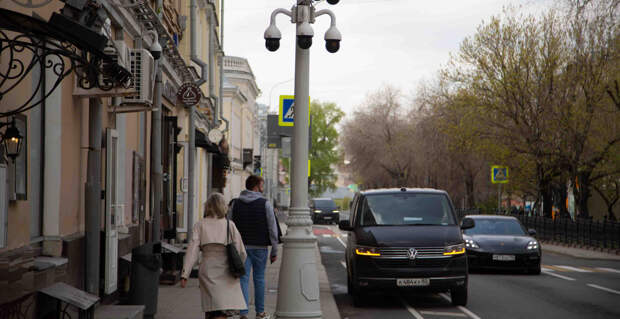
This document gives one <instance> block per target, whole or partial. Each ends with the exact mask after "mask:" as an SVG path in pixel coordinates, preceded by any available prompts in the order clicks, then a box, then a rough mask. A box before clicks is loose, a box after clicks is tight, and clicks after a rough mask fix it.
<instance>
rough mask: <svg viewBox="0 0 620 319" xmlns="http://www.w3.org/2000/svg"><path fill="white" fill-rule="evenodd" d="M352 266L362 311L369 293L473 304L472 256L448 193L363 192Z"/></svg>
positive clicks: (352, 224)
mask: <svg viewBox="0 0 620 319" xmlns="http://www.w3.org/2000/svg"><path fill="white" fill-rule="evenodd" d="M339 226H340V229H342V230H345V231H348V232H349V233H348V236H347V241H348V242H347V249H346V257H345V258H346V264H347V283H348V290H349V294H351V295H352V297H353V302H354V305H355V306H361V305H363V302H364V297H365V296H366V295H367V294H369V293H382V292H388V291H402V292H410V291H415V290H429V291H436V292H437V291H449V292H450V294H451V297H452V304H454V305H461V306H464V305H465V304H466V303H467V284H468V271H467V256H466V255H465V241H464V240H463V237H462V235H461V229H467V228H471V227H473V226H474V221H473V219H468V220H467V221H466V222H464V223H463V224H462V225H461V226H460V227H459V225H458V223H457V218H456V216H455V213H454V208H453V205H452V202H451V200H450V198H449V196H448V194H447V193H446V192H445V191H442V190H433V189H409V188H401V189H381V190H368V191H363V192H361V193H357V194H356V195H355V197H354V199H353V202H352V205H351V215H350V218H349V220H341V221H340V224H339Z"/></svg>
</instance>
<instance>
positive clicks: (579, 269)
mask: <svg viewBox="0 0 620 319" xmlns="http://www.w3.org/2000/svg"><path fill="white" fill-rule="evenodd" d="M555 266H556V267H559V268H563V269H566V270H568V271H576V272H591V271H589V270H585V269H581V268H577V267H571V266H562V265H555Z"/></svg>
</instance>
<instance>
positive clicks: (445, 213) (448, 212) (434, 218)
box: [361, 193, 456, 226]
mask: <svg viewBox="0 0 620 319" xmlns="http://www.w3.org/2000/svg"><path fill="white" fill-rule="evenodd" d="M361 214H362V218H361V225H362V226H385V225H456V221H455V220H454V216H453V214H452V209H451V206H450V204H449V202H448V199H447V197H446V196H445V195H443V194H423V193H392V194H389V193H388V194H374V195H368V196H366V198H365V199H364V202H363V203H362V209H361Z"/></svg>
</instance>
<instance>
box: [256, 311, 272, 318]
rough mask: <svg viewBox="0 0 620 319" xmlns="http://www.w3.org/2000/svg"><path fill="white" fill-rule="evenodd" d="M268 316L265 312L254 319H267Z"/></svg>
mask: <svg viewBox="0 0 620 319" xmlns="http://www.w3.org/2000/svg"><path fill="white" fill-rule="evenodd" d="M269 318H270V317H269V315H268V314H267V313H266V312H261V313H257V314H256V319H269Z"/></svg>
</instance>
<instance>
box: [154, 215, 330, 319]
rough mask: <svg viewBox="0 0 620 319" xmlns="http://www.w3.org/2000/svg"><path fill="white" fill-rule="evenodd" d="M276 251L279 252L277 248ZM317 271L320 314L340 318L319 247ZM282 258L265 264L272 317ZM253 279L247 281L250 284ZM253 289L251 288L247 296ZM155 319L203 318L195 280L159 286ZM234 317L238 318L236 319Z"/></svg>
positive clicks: (326, 317) (267, 296) (267, 294)
mask: <svg viewBox="0 0 620 319" xmlns="http://www.w3.org/2000/svg"><path fill="white" fill-rule="evenodd" d="M280 225H281V227H282V232H283V233H286V225H284V224H283V223H280ZM279 252H282V245H280V248H279ZM316 256H317V257H316V258H317V272H318V275H319V290H320V294H319V298H320V300H321V311H322V313H323V318H325V319H340V313H339V311H338V307H337V306H336V301H335V300H334V295H333V294H332V291H331V287H330V284H329V281H328V279H327V273H326V272H325V267H323V264H322V263H321V254H320V253H319V250H318V247H317V249H316ZM281 257H282V256H278V260H277V261H276V262H275V263H273V264H269V263H268V264H267V270H266V272H265V281H266V285H265V286H266V287H265V311H266V312H267V313H268V314H270V315H271V316H272V317H271V318H274V316H273V315H274V313H275V311H276V302H277V297H278V274H279V271H280V263H281V260H282V258H281ZM251 282H252V280H251V279H250V283H251ZM253 289H254V288H253V287H252V288H250V295H251V296H252V295H253V293H252V291H254V290H253ZM249 306H250V316H249V318H254V314H255V311H254V301H253V298H252V297H251V298H250V305H249ZM155 318H156V319H179V318H182V319H203V318H204V313H203V312H202V309H201V307H200V290H199V288H198V279H197V278H190V279H189V280H188V282H187V287H186V288H185V289H183V288H181V286H180V285H179V284H177V285H174V286H167V285H160V286H159V300H158V303H157V314H156V315H155ZM234 318H238V316H235V317H234Z"/></svg>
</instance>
